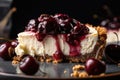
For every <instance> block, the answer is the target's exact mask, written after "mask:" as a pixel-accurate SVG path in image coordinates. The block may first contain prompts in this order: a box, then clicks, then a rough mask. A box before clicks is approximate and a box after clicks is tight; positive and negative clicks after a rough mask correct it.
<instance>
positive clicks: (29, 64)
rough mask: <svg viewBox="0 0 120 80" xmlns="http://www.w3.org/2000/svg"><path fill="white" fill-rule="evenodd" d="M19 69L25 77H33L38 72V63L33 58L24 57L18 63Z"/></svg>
mask: <svg viewBox="0 0 120 80" xmlns="http://www.w3.org/2000/svg"><path fill="white" fill-rule="evenodd" d="M19 68H20V70H21V71H22V72H23V73H25V74H27V75H34V74H35V73H36V72H37V71H38V70H39V63H38V62H37V60H36V59H35V58H34V57H32V56H26V57H24V58H23V59H22V60H21V62H20V63H19Z"/></svg>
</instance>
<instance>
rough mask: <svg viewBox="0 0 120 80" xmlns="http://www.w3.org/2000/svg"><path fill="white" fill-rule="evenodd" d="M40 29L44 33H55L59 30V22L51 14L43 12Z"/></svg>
mask: <svg viewBox="0 0 120 80" xmlns="http://www.w3.org/2000/svg"><path fill="white" fill-rule="evenodd" d="M38 20H39V24H38V30H39V32H41V33H43V34H46V33H47V34H55V33H57V30H58V24H57V21H56V20H55V18H54V17H53V16H51V15H47V14H43V15H41V16H40V17H39V18H38Z"/></svg>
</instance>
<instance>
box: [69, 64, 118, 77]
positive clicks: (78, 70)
mask: <svg viewBox="0 0 120 80" xmlns="http://www.w3.org/2000/svg"><path fill="white" fill-rule="evenodd" d="M119 65H120V64H119ZM84 69H85V66H84V65H80V64H78V65H75V66H73V68H72V70H73V72H72V73H71V74H70V76H71V77H76V78H85V77H93V76H94V75H89V74H88V73H87V72H86V71H85V70H84ZM104 75H105V73H101V74H99V76H104Z"/></svg>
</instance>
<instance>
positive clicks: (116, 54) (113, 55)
mask: <svg viewBox="0 0 120 80" xmlns="http://www.w3.org/2000/svg"><path fill="white" fill-rule="evenodd" d="M105 58H106V60H107V61H108V62H109V63H119V62H120V45H116V44H109V45H107V46H106V48H105Z"/></svg>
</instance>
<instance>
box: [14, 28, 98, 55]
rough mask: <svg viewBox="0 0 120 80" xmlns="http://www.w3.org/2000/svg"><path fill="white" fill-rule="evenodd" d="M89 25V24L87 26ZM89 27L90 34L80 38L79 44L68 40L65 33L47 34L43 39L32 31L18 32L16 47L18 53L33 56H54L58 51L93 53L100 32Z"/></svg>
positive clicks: (65, 53) (64, 53)
mask: <svg viewBox="0 0 120 80" xmlns="http://www.w3.org/2000/svg"><path fill="white" fill-rule="evenodd" d="M87 27H88V26H87ZM88 28H89V34H87V35H85V36H84V38H83V39H81V38H80V42H79V43H78V44H79V45H77V46H73V45H71V44H69V43H68V42H67V41H66V37H65V34H58V35H57V36H53V35H46V36H45V37H44V39H43V40H42V41H39V40H38V39H37V38H36V34H37V33H34V32H31V31H26V32H21V33H19V34H18V38H17V39H18V42H19V44H18V46H17V47H16V48H15V53H16V55H19V56H23V55H25V54H29V55H32V56H35V55H37V56H43V55H45V54H48V55H49V56H53V54H55V53H57V52H62V54H63V55H66V56H69V55H70V56H74V55H85V54H89V53H91V52H92V51H93V50H94V48H95V45H96V43H97V40H98V32H97V30H95V28H93V27H90V26H89V27H88Z"/></svg>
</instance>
